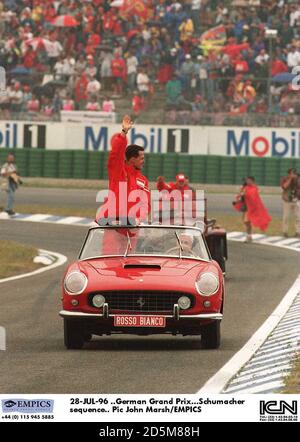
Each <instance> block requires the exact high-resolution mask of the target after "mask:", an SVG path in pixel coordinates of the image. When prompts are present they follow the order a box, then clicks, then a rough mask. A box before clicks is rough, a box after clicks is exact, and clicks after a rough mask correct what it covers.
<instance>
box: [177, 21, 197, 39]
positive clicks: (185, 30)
mask: <svg viewBox="0 0 300 442" xmlns="http://www.w3.org/2000/svg"><path fill="white" fill-rule="evenodd" d="M178 30H179V32H180V41H181V42H182V43H187V42H188V41H190V40H191V38H192V36H193V34H194V23H193V21H192V19H191V18H189V17H185V18H184V20H183V21H182V22H181V24H180V25H179V28H178Z"/></svg>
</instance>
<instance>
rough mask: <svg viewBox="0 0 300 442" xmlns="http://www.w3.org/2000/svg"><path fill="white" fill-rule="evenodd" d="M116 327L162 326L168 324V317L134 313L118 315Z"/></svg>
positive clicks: (115, 322)
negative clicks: (136, 314) (134, 314)
mask: <svg viewBox="0 0 300 442" xmlns="http://www.w3.org/2000/svg"><path fill="white" fill-rule="evenodd" d="M114 326H115V327H155V328H156V327H161V328H164V327H165V326H166V318H165V317H164V316H146V315H144V316H141V315H138V316H133V315H130V316H128V315H116V316H115V317H114Z"/></svg>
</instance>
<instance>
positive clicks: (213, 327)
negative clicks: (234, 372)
mask: <svg viewBox="0 0 300 442" xmlns="http://www.w3.org/2000/svg"><path fill="white" fill-rule="evenodd" d="M220 344H221V322H220V321H214V322H212V323H210V324H208V325H205V326H204V327H203V329H202V333H201V346H202V348H205V349H216V348H219V347H220Z"/></svg>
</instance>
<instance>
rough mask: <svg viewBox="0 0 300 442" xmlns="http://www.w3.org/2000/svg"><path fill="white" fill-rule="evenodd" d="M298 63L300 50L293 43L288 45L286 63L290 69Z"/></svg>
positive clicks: (299, 62)
mask: <svg viewBox="0 0 300 442" xmlns="http://www.w3.org/2000/svg"><path fill="white" fill-rule="evenodd" d="M299 64H300V52H299V51H298V49H297V48H296V46H294V45H289V47H288V54H287V65H288V67H289V68H290V69H293V68H294V67H296V66H299Z"/></svg>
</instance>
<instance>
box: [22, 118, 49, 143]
mask: <svg viewBox="0 0 300 442" xmlns="http://www.w3.org/2000/svg"><path fill="white" fill-rule="evenodd" d="M23 139H24V147H27V148H31V147H32V148H38V149H45V147H46V126H45V125H43V124H24V134H23Z"/></svg>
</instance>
